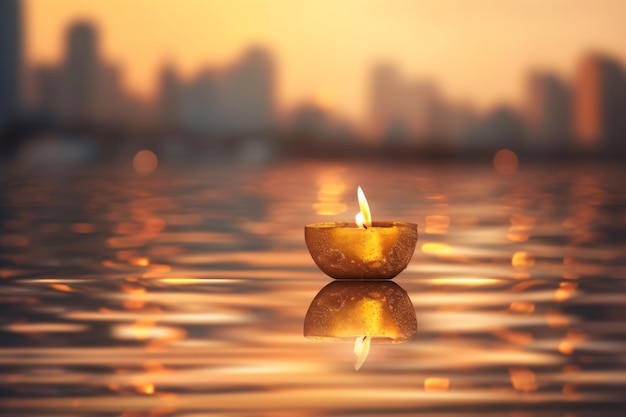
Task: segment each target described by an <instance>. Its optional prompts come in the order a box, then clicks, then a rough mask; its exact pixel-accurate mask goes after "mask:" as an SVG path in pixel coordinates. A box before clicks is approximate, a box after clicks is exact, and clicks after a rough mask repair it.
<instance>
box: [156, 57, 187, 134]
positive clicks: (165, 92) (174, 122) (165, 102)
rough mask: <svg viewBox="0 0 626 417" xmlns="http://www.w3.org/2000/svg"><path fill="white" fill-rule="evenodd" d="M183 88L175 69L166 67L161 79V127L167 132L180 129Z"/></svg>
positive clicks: (159, 111)
mask: <svg viewBox="0 0 626 417" xmlns="http://www.w3.org/2000/svg"><path fill="white" fill-rule="evenodd" d="M181 88H182V85H181V81H180V80H179V77H178V75H177V74H176V70H175V69H174V67H173V66H172V65H170V64H167V65H165V66H164V67H163V69H162V70H161V75H160V78H159V100H158V101H159V104H158V106H159V108H158V117H159V124H160V126H159V127H161V128H163V129H166V130H172V129H174V130H175V129H177V128H179V127H180V102H181V93H182V92H181Z"/></svg>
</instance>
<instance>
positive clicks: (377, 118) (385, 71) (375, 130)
mask: <svg viewBox="0 0 626 417" xmlns="http://www.w3.org/2000/svg"><path fill="white" fill-rule="evenodd" d="M402 84H403V80H402V77H401V75H400V74H399V72H398V70H397V69H396V68H395V67H394V66H393V65H391V64H386V63H382V64H379V65H377V66H376V67H374V69H373V70H372V72H371V76H370V85H369V89H370V91H369V115H368V116H369V132H370V134H371V136H372V137H373V138H374V139H376V140H380V139H383V138H385V137H386V136H388V135H389V133H391V131H395V130H405V129H406V126H401V125H403V120H402V119H403V117H402V114H401V113H402V109H401V101H402V99H401V94H402V91H403V88H402Z"/></svg>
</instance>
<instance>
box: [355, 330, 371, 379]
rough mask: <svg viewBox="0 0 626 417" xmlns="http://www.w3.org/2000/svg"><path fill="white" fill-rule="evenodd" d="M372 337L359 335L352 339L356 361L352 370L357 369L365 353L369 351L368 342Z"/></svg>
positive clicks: (359, 367) (362, 361)
mask: <svg viewBox="0 0 626 417" xmlns="http://www.w3.org/2000/svg"><path fill="white" fill-rule="evenodd" d="M371 341H372V339H371V338H369V337H367V336H359V337H357V338H356V339H355V341H354V354H355V355H356V363H355V364H354V370H355V371H358V370H359V369H361V366H362V365H363V363H364V362H365V359H367V355H369V353H370V343H371Z"/></svg>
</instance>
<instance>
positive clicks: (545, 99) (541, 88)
mask: <svg viewBox="0 0 626 417" xmlns="http://www.w3.org/2000/svg"><path fill="white" fill-rule="evenodd" d="M570 100H571V97H570V92H569V89H568V87H567V85H566V84H565V83H564V82H563V81H561V79H559V78H558V77H557V76H556V75H554V74H550V73H545V72H533V73H531V74H530V75H529V76H528V78H527V81H526V109H525V118H526V123H527V125H528V130H529V132H528V133H529V138H530V146H531V147H532V148H534V149H537V150H547V149H557V148H562V147H563V146H564V145H565V144H566V143H567V142H566V140H567V139H569V138H570V136H571V104H570Z"/></svg>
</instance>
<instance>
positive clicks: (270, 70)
mask: <svg viewBox="0 0 626 417" xmlns="http://www.w3.org/2000/svg"><path fill="white" fill-rule="evenodd" d="M275 84H276V81H275V74H274V61H273V58H272V56H271V54H270V53H269V51H267V50H266V49H264V48H261V47H251V48H249V49H248V50H247V51H246V52H245V53H244V54H243V56H242V57H241V59H240V60H239V61H238V62H237V63H235V65H234V66H233V67H232V68H231V69H230V70H229V71H228V73H227V74H226V80H225V88H226V91H225V92H224V93H225V96H223V97H222V99H220V102H221V103H223V104H224V106H225V112H226V114H225V118H226V120H229V122H228V125H229V127H230V130H237V131H239V132H241V133H249V132H254V133H258V132H267V131H269V130H271V129H272V128H273V127H274V125H275V117H276V115H275V113H276V98H275Z"/></svg>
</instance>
